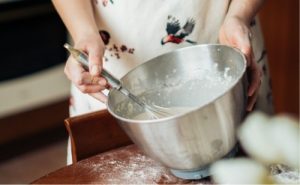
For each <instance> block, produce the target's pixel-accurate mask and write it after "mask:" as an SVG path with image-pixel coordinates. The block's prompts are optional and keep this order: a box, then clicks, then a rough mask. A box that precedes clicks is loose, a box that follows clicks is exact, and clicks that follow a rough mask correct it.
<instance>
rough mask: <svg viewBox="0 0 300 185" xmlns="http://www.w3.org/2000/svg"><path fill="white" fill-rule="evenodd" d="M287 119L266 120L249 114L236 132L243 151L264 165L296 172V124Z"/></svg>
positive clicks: (297, 138) (254, 114) (256, 114)
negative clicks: (292, 168)
mask: <svg viewBox="0 0 300 185" xmlns="http://www.w3.org/2000/svg"><path fill="white" fill-rule="evenodd" d="M297 123H298V122H297V120H294V119H292V118H290V117H288V116H284V115H282V116H276V117H274V118H270V117H268V116H266V115H265V114H263V113H259V112H257V113H252V114H251V115H250V116H249V117H248V118H247V119H246V121H245V122H244V123H243V125H242V126H241V128H240V129H239V131H238V138H239V139H240V141H241V144H242V146H243V148H244V149H245V150H246V152H247V153H248V154H249V155H251V156H252V157H253V158H255V159H257V160H258V161H261V162H263V163H264V164H272V163H282V164H286V165H288V166H290V167H294V168H298V169H299V148H300V141H299V133H300V132H299V125H298V124H297Z"/></svg>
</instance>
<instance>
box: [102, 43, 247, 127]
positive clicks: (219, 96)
mask: <svg viewBox="0 0 300 185" xmlns="http://www.w3.org/2000/svg"><path fill="white" fill-rule="evenodd" d="M207 46H219V47H226V48H229V49H233V50H235V51H236V52H237V53H239V54H240V55H241V56H242V58H243V62H244V66H243V69H242V72H241V75H240V76H239V77H238V78H236V79H235V80H234V81H233V82H232V84H231V86H229V87H228V89H227V90H226V91H225V92H223V93H221V94H220V95H218V96H216V97H214V98H213V99H211V101H209V102H207V103H205V104H202V105H201V106H197V107H193V108H191V109H190V110H189V111H186V112H183V113H180V114H176V115H173V116H168V117H164V118H159V119H147V120H138V119H128V118H124V117H121V116H119V115H117V114H116V113H114V111H113V110H111V108H110V107H109V102H108V101H109V96H110V94H111V91H109V93H108V101H106V107H107V110H108V112H109V113H110V114H111V115H112V116H113V117H115V118H117V119H118V120H121V121H122V122H126V123H139V124H141V123H145V124H146V123H149V124H150V123H160V122H165V121H168V120H171V119H175V118H178V117H183V116H185V115H187V114H190V113H191V112H195V111H198V110H200V109H202V108H204V107H206V106H207V105H209V104H211V103H212V102H215V101H216V100H218V99H220V98H221V97H222V96H224V95H225V94H226V93H227V92H228V91H230V90H231V89H233V88H234V87H235V86H236V84H237V83H238V82H239V81H240V80H241V79H242V78H243V76H244V74H245V72H246V68H247V59H246V56H245V55H244V53H243V52H242V51H241V50H240V49H238V48H236V47H231V46H228V45H223V44H198V45H193V46H188V47H183V48H179V49H175V50H172V51H169V52H166V53H163V54H161V55H158V56H156V57H153V58H151V59H149V60H147V61H146V62H144V63H147V62H149V61H151V60H154V59H156V58H158V57H162V56H164V55H168V54H170V53H173V52H177V51H184V50H187V49H190V48H196V47H207ZM144 63H142V64H144ZM142 64H140V65H138V66H137V67H135V68H133V69H131V70H130V71H129V72H128V73H126V74H125V75H124V76H123V77H122V78H124V77H125V76H127V75H128V74H129V73H132V72H133V71H134V70H135V69H136V68H138V67H139V66H141V65H142ZM122 78H121V81H122ZM122 124H123V123H122Z"/></svg>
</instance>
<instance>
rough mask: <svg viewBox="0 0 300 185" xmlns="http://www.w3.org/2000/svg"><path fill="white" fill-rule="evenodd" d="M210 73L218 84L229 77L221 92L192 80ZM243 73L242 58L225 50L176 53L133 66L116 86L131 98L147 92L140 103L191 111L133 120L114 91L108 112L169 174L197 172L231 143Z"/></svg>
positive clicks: (241, 106) (242, 102) (240, 113)
mask: <svg viewBox="0 0 300 185" xmlns="http://www.w3.org/2000/svg"><path fill="white" fill-rule="evenodd" d="M215 69H216V70H217V72H218V73H215V76H214V78H216V79H221V80H222V78H220V77H222V74H224V73H225V72H226V71H227V72H226V73H227V74H226V75H227V76H230V77H231V78H232V83H231V85H229V86H228V87H227V88H226V89H223V90H215V91H214V90H212V89H211V88H206V87H209V85H211V84H209V83H208V81H207V80H205V79H206V78H202V81H201V80H200V82H201V83H195V82H194V81H193V80H191V79H193V78H197V77H200V76H202V77H203V75H204V77H205V75H206V72H207V71H210V70H215ZM245 71H246V60H245V57H244V56H243V54H242V53H241V52H240V51H239V50H237V49H234V48H231V47H228V46H224V45H197V46H192V47H187V48H182V49H178V50H175V51H172V52H169V53H166V54H163V55H161V56H158V57H156V58H154V59H151V60H150V61H147V62H146V63H144V64H142V65H140V66H138V67H137V68H135V69H133V70H132V71H130V72H129V73H128V74H126V75H125V76H124V77H123V78H122V79H121V81H122V82H123V85H124V86H125V87H127V88H128V89H129V90H130V91H131V92H132V93H134V94H135V95H141V94H145V93H146V95H145V96H144V98H145V101H149V102H154V103H155V104H159V105H160V106H183V107H193V109H192V110H190V111H188V112H185V113H182V114H179V115H174V116H171V117H167V118H163V119H154V120H134V119H132V117H133V116H134V115H135V114H137V113H136V112H138V111H134V110H133V108H132V104H130V103H127V104H126V105H125V104H124V105H121V104H122V103H124V102H126V101H128V100H127V99H126V97H124V96H123V95H122V94H120V93H119V92H117V91H116V90H111V91H110V93H109V96H108V110H109V112H110V113H111V114H112V115H113V116H114V117H116V118H117V119H118V120H119V123H120V125H121V127H122V128H123V129H124V130H125V131H126V133H127V134H128V135H129V137H130V138H131V139H132V140H133V142H134V143H135V144H137V145H138V146H139V148H140V149H142V150H143V151H144V152H145V153H146V154H147V155H149V156H150V157H152V158H154V159H155V160H157V161H159V162H161V163H162V164H163V165H165V166H167V167H169V168H171V169H174V170H183V171H193V170H198V169H201V168H202V167H204V166H206V165H208V164H210V163H212V162H214V161H216V160H218V159H220V158H222V157H223V156H224V155H226V154H227V153H228V152H229V151H230V150H231V149H232V148H233V147H234V146H235V144H236V137H235V132H236V128H237V126H238V124H240V123H241V121H242V119H243V117H244V113H245V111H244V110H245V106H246V90H247V87H246V86H247V85H246V83H247V82H246V75H245ZM218 75H219V76H218ZM203 79H204V80H203ZM193 83H194V84H193ZM178 84H183V85H179V87H177V85H178ZM164 88H166V89H167V90H164ZM170 89H171V90H170ZM208 89H209V90H208ZM208 95H209V96H208ZM205 98H206V99H207V100H206V101H205V103H204V104H203V99H205ZM201 102H202V103H201ZM120 105H121V106H120ZM120 107H121V108H120Z"/></svg>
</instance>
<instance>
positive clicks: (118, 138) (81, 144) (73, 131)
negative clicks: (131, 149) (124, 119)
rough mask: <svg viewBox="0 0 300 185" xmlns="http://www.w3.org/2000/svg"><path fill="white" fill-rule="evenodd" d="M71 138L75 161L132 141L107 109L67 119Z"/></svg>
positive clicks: (66, 124)
mask: <svg viewBox="0 0 300 185" xmlns="http://www.w3.org/2000/svg"><path fill="white" fill-rule="evenodd" d="M65 126H66V128H67V130H68V133H69V136H70V139H71V150H72V160H73V163H76V162H77V161H80V160H82V159H85V158H88V157H90V156H93V155H96V154H98V153H101V152H105V151H108V150H111V149H114V148H118V147H121V146H126V145H129V144H132V141H131V140H130V139H129V137H128V136H127V135H126V134H125V132H124V131H123V130H122V129H121V127H120V126H119V125H118V123H117V120H116V119H115V118H114V117H112V116H111V115H110V114H109V113H108V111H107V110H101V111H98V112H93V113H88V114H84V115H80V116H76V117H71V118H68V119H66V120H65Z"/></svg>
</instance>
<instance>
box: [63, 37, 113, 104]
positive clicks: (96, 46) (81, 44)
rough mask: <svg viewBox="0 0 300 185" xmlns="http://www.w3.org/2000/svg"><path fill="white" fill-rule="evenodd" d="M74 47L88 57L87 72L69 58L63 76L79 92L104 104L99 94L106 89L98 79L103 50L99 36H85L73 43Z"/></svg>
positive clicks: (102, 97)
mask: <svg viewBox="0 0 300 185" xmlns="http://www.w3.org/2000/svg"><path fill="white" fill-rule="evenodd" d="M74 47H75V48H76V49H80V50H82V51H84V52H85V53H86V54H87V55H88V60H89V72H88V71H86V70H84V68H83V67H82V66H81V64H80V63H78V62H77V61H75V59H74V58H73V57H72V56H70V57H69V58H68V60H67V62H66V65H65V70H64V72H65V74H66V75H67V77H68V78H69V80H71V81H72V82H73V83H74V84H75V86H76V87H77V88H78V89H79V90H80V91H81V92H83V93H87V94H90V95H91V96H93V97H94V98H96V99H98V100H100V101H101V102H106V100H107V97H106V96H105V95H104V94H103V93H102V92H101V91H102V90H104V89H105V88H106V87H107V82H106V80H105V79H104V78H102V77H100V73H101V69H102V58H103V54H104V50H105V46H104V43H103V41H102V39H101V37H100V35H99V34H97V33H95V34H88V35H85V36H83V37H81V38H79V39H78V41H75V46H74Z"/></svg>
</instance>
